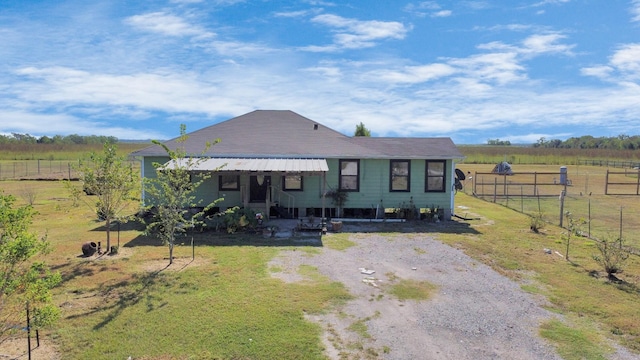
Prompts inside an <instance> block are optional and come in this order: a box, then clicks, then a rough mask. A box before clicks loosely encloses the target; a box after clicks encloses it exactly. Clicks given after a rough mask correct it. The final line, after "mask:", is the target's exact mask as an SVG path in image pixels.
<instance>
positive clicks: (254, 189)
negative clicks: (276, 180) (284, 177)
mask: <svg viewBox="0 0 640 360" xmlns="http://www.w3.org/2000/svg"><path fill="white" fill-rule="evenodd" d="M269 186H271V176H269V175H252V176H251V178H250V179H249V202H265V200H267V191H269Z"/></svg>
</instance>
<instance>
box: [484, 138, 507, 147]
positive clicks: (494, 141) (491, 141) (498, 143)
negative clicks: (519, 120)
mask: <svg viewBox="0 0 640 360" xmlns="http://www.w3.org/2000/svg"><path fill="white" fill-rule="evenodd" d="M487 145H494V146H509V145H511V141H509V140H500V139H489V140H487Z"/></svg>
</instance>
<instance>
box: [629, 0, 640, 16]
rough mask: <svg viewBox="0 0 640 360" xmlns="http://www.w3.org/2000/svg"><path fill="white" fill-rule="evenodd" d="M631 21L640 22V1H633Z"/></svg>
mask: <svg viewBox="0 0 640 360" xmlns="http://www.w3.org/2000/svg"><path fill="white" fill-rule="evenodd" d="M630 12H631V15H632V17H631V21H640V0H633V1H631V9H630Z"/></svg>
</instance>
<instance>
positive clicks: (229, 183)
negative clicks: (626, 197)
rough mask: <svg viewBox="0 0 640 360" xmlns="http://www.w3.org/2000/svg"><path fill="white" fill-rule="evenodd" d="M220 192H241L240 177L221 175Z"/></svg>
mask: <svg viewBox="0 0 640 360" xmlns="http://www.w3.org/2000/svg"><path fill="white" fill-rule="evenodd" d="M218 189H219V190H240V175H220V178H219V181H218Z"/></svg>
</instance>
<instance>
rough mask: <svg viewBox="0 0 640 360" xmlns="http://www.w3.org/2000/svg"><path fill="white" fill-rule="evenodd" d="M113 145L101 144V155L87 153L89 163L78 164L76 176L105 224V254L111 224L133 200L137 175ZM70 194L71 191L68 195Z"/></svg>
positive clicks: (109, 242) (109, 239)
mask: <svg viewBox="0 0 640 360" xmlns="http://www.w3.org/2000/svg"><path fill="white" fill-rule="evenodd" d="M117 151H118V148H117V146H116V145H115V144H113V143H110V142H106V143H104V147H103V152H102V153H95V152H94V153H91V155H90V161H89V162H84V163H83V164H82V165H80V169H79V170H80V174H81V175H80V177H81V180H82V183H83V186H84V191H85V192H86V193H87V194H95V195H96V196H97V201H96V203H95V207H96V213H97V214H98V218H99V219H101V220H104V221H105V227H106V230H107V251H111V222H112V221H113V220H115V219H116V218H117V217H118V215H119V213H120V212H121V211H122V210H123V209H124V208H126V206H127V205H128V204H129V203H130V201H132V200H134V198H133V196H132V195H133V192H134V190H135V189H136V187H137V186H138V184H139V183H138V179H139V178H138V176H137V175H136V173H135V172H134V170H133V167H132V166H131V165H130V164H127V163H126V159H125V158H124V157H123V156H118V154H117ZM72 193H73V192H72Z"/></svg>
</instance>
